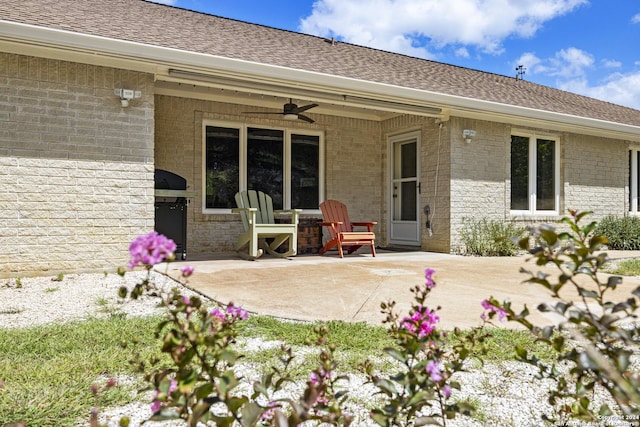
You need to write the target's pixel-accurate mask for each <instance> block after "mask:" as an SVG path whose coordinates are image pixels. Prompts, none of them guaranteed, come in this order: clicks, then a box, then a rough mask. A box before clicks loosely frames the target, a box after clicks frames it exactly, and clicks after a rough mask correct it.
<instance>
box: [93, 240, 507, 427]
mask: <svg viewBox="0 0 640 427" xmlns="http://www.w3.org/2000/svg"><path fill="white" fill-rule="evenodd" d="M174 250H175V244H174V243H173V242H172V241H171V240H169V239H167V238H165V237H164V236H161V235H158V234H157V233H150V234H148V235H146V236H141V237H138V238H137V239H135V240H134V241H133V242H132V244H131V246H130V250H129V252H130V255H131V262H130V263H129V267H130V268H134V267H138V266H142V267H143V268H145V269H146V271H147V276H146V278H144V279H143V280H142V281H141V283H139V284H136V286H135V287H134V289H132V290H131V291H130V292H129V291H128V290H127V289H126V288H121V289H120V291H119V294H120V296H121V297H126V296H127V295H129V296H130V297H131V298H134V299H135V298H137V297H139V296H140V295H142V293H143V292H145V291H146V292H148V293H149V294H150V295H155V296H157V297H159V298H161V305H162V306H163V307H165V308H166V319H165V320H163V321H162V322H160V323H159V324H158V326H157V328H156V337H157V338H159V339H160V341H161V348H162V352H163V353H166V354H167V355H168V356H169V357H170V360H171V364H170V366H168V367H167V366H161V365H160V364H159V362H158V360H149V361H143V360H140V359H139V358H137V359H136V360H135V361H134V363H135V365H136V366H138V368H139V370H140V372H141V373H143V374H144V376H145V379H146V380H147V382H148V383H149V384H150V387H149V390H150V391H152V393H153V398H152V403H151V410H152V412H153V415H152V417H151V418H150V420H154V421H160V420H168V419H183V420H186V421H187V424H188V425H189V426H196V425H197V424H198V423H199V422H205V423H207V422H212V423H214V424H215V425H217V426H231V425H240V426H255V425H277V426H281V427H286V426H298V425H300V424H301V423H304V422H307V421H311V422H315V423H318V424H329V425H340V426H349V425H351V423H352V422H353V416H352V415H350V414H349V413H347V412H346V411H345V410H344V409H343V406H344V404H345V402H346V400H347V398H348V394H347V393H346V388H345V387H344V386H343V383H344V381H346V380H347V378H346V377H345V376H340V375H338V374H337V372H336V368H337V363H336V361H335V357H334V356H335V355H334V353H335V351H336V348H335V346H334V345H332V344H330V343H329V339H328V331H327V329H326V328H325V327H318V328H316V330H315V333H316V335H317V340H316V345H317V346H319V348H320V353H319V362H320V363H319V366H318V367H317V368H316V369H314V370H313V371H312V372H311V373H310V374H309V379H308V380H307V382H306V387H305V389H304V391H303V392H302V395H301V396H300V397H299V398H297V399H296V398H275V397H274V396H276V394H277V392H279V391H281V390H282V389H283V387H284V386H285V385H286V384H287V383H290V382H292V381H293V380H292V377H291V375H290V371H289V368H290V366H291V363H292V361H293V355H292V350H291V348H290V347H286V346H283V347H282V352H283V356H282V357H280V360H279V364H278V365H277V366H274V367H272V370H271V372H269V373H267V374H265V375H263V376H262V377H261V378H260V379H259V380H258V381H255V383H254V384H253V393H252V394H251V395H250V396H249V395H247V394H243V393H242V392H239V391H238V389H239V387H238V386H239V385H240V383H241V381H242V380H243V378H241V377H239V376H238V375H237V374H236V371H235V370H234V367H235V365H236V363H237V362H238V361H239V360H240V359H241V357H242V355H240V354H239V353H238V352H236V351H235V350H234V348H233V345H234V343H235V340H236V338H237V334H238V332H237V325H238V323H239V322H241V321H243V320H246V319H247V318H248V313H247V312H246V311H245V310H244V309H243V308H242V307H239V306H236V305H235V304H233V303H229V304H228V305H226V306H224V307H222V306H217V307H208V306H207V305H205V304H204V303H203V301H202V300H201V299H200V298H199V297H197V296H192V297H186V296H183V295H181V294H180V292H179V291H178V290H176V289H174V290H172V291H171V292H168V293H167V292H165V293H162V292H160V290H158V289H156V287H155V286H154V284H153V283H152V281H151V280H150V274H151V269H152V267H153V266H154V265H155V264H157V263H159V262H163V261H165V260H167V261H171V260H172V259H173V254H172V251H174ZM193 271H194V270H193V268H192V267H184V268H182V269H181V273H182V277H183V280H186V279H187V278H188V277H189V276H190V275H191V274H193ZM434 273H435V271H434V270H432V269H427V270H425V279H426V282H425V285H424V286H416V287H414V288H413V289H412V292H413V293H414V299H415V303H414V304H413V305H412V308H411V311H410V313H409V315H408V316H402V317H400V315H398V314H396V313H395V312H394V307H395V302H388V303H383V304H382V311H383V313H384V314H386V320H385V323H387V324H389V333H390V334H391V335H392V336H393V338H394V339H395V342H396V347H393V348H387V349H385V352H386V353H387V354H388V355H390V356H391V357H392V358H393V359H395V360H396V361H398V362H400V364H401V366H402V369H401V371H400V372H398V373H397V374H395V375H393V376H391V377H389V378H382V377H380V376H378V375H376V374H375V373H374V372H373V368H372V366H373V365H372V363H370V362H365V363H364V364H363V367H362V369H363V370H364V372H365V373H366V374H367V376H368V378H369V381H370V382H371V383H373V384H375V386H376V387H377V388H378V389H379V390H380V393H382V394H383V395H384V396H385V397H386V402H385V404H384V405H383V407H381V408H377V409H374V410H373V411H372V412H371V418H372V419H373V420H374V421H375V422H376V423H378V424H379V425H382V426H408V425H423V424H425V423H431V424H439V422H440V421H441V422H442V424H445V423H446V421H445V420H446V419H448V418H453V417H455V415H456V413H464V414H470V413H471V411H472V409H471V407H469V406H468V405H465V404H461V403H455V402H452V401H451V400H450V397H451V391H452V388H457V389H459V388H460V385H459V384H458V383H456V382H455V381H452V380H451V375H452V374H453V373H454V372H457V371H461V370H462V363H463V361H464V360H465V359H466V358H467V357H468V355H469V354H470V350H471V348H472V347H473V346H475V345H476V343H477V342H481V341H482V339H483V335H482V333H481V331H480V330H476V331H475V332H472V333H471V334H468V335H467V336H466V339H465V340H463V341H462V342H461V343H460V344H456V345H455V347H454V348H446V345H445V340H444V338H445V337H446V335H447V334H446V333H445V332H443V331H440V330H439V329H437V323H438V322H439V320H440V318H439V316H438V314H437V311H438V310H439V307H438V308H436V309H430V308H428V307H427V306H426V305H425V300H426V298H427V296H428V294H429V293H430V292H431V290H432V289H434V288H435V287H436V283H435V280H434V277H433V275H434ZM122 274H124V272H122ZM494 308H495V307H494ZM96 419H97V416H96V414H93V416H92V422H95V420H96ZM92 425H95V424H92ZM121 425H125V426H126V425H128V421H127V420H126V419H123V420H121Z"/></svg>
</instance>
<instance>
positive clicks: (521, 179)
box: [511, 136, 529, 210]
mask: <svg viewBox="0 0 640 427" xmlns="http://www.w3.org/2000/svg"><path fill="white" fill-rule="evenodd" d="M528 209H529V138H527V137H523V136H512V137H511V210H528Z"/></svg>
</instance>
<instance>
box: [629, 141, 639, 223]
mask: <svg viewBox="0 0 640 427" xmlns="http://www.w3.org/2000/svg"><path fill="white" fill-rule="evenodd" d="M639 166H640V149H632V150H629V212H631V213H636V214H637V213H640V201H639V200H638V199H639V197H638V196H639V195H640V171H639V170H638V167H639Z"/></svg>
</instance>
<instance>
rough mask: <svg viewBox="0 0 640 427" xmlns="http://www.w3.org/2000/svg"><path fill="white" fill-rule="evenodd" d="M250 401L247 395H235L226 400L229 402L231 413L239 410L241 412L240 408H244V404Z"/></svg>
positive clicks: (228, 406)
mask: <svg viewBox="0 0 640 427" xmlns="http://www.w3.org/2000/svg"><path fill="white" fill-rule="evenodd" d="M248 401H249V399H247V398H246V397H245V396H242V397H235V396H234V397H230V398H228V399H227V400H226V404H227V408H229V410H230V411H231V413H233V414H237V413H238V412H240V408H242V405H244V404H245V403H247V402H248Z"/></svg>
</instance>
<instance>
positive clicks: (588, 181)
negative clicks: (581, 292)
mask: <svg viewBox="0 0 640 427" xmlns="http://www.w3.org/2000/svg"><path fill="white" fill-rule="evenodd" d="M291 103H292V104H296V105H297V106H299V107H304V106H307V105H312V104H317V106H315V107H313V108H309V109H308V110H306V111H304V112H303V113H302V114H303V115H304V116H307V117H309V118H310V119H311V120H312V121H313V123H311V122H309V121H306V120H304V119H300V118H299V117H296V115H295V114H294V115H293V116H291V117H287V116H285V115H284V114H282V113H283V112H284V111H283V108H285V107H284V105H285V104H291ZM291 119H292V120H291ZM0 123H1V126H0V186H1V190H0V220H1V221H2V227H1V228H0V259H1V261H0V277H3V276H5V277H7V276H17V275H27V274H45V273H46V274H49V273H56V272H68V271H85V270H112V269H114V268H115V267H117V266H119V265H123V264H124V263H125V262H126V260H127V247H128V244H129V242H130V241H131V240H132V239H133V238H134V237H135V236H137V235H139V234H141V233H146V232H148V231H150V230H152V229H153V228H154V216H155V208H154V203H155V201H156V198H155V194H156V191H155V188H154V187H155V186H156V185H155V182H154V171H155V170H156V169H162V170H166V171H170V172H173V173H175V174H177V175H180V176H181V177H184V178H185V179H186V180H187V184H188V190H189V191H190V192H191V196H190V198H189V206H188V209H187V242H188V248H189V253H190V254H201V255H206V254H214V253H216V252H226V251H230V250H232V245H233V242H234V240H235V238H236V236H237V235H238V233H239V232H240V229H241V223H240V221H239V218H238V216H237V214H232V213H231V207H233V194H234V193H235V192H236V191H238V190H244V189H248V188H255V189H261V190H263V191H267V192H269V193H270V194H271V195H272V196H273V197H274V200H276V204H277V206H278V207H282V208H301V209H303V212H302V217H303V218H307V219H308V223H309V224H314V223H315V220H316V219H317V218H320V212H319V209H318V204H319V203H320V202H321V201H322V200H325V199H338V200H340V201H342V202H344V203H345V204H347V206H348V207H349V213H350V216H351V218H352V219H353V220H373V221H377V222H378V226H377V228H376V234H377V236H378V242H379V244H380V245H382V246H394V245H397V246H412V247H416V248H420V249H422V250H425V251H437V252H447V253H448V252H456V251H459V250H461V249H463V248H462V243H461V241H460V238H459V231H460V228H461V226H462V224H463V222H464V221H465V219H466V218H471V217H473V218H481V217H486V218H491V219H500V220H504V221H515V222H523V223H535V222H543V221H544V222H547V221H554V220H557V219H559V218H560V217H561V216H562V215H563V214H564V213H565V212H566V210H567V209H568V208H572V209H580V210H587V209H588V210H591V211H594V213H595V217H596V218H600V217H602V216H604V215H607V214H615V215H620V216H622V215H633V214H637V213H638V211H639V209H640V208H639V206H638V193H639V192H640V174H639V173H638V164H639V162H640V111H638V110H634V109H631V108H626V107H622V106H618V105H613V104H610V103H607V102H603V101H599V100H595V99H591V98H587V97H583V96H579V95H576V94H572V93H568V92H564V91H560V90H557V89H553V88H550V87H546V86H541V85H537V84H534V83H530V82H527V81H524V80H521V79H516V78H514V77H506V76H501V75H495V74H491V73H485V72H481V71H476V70H471V69H465V68H460V67H455V66H451V65H447V64H442V63H437V62H433V61H427V60H422V59H417V58H412V57H408V56H403V55H399V54H394V53H389V52H383V51H379V50H375V49H370V48H365V47H360V46H355V45H350V44H347V43H340V42H338V43H336V42H335V41H333V40H326V39H323V38H319V37H314V36H309V35H304V34H298V33H294V32H289V31H283V30H279V29H274V28H269V27H264V26H260V25H254V24H250V23H245V22H239V21H235V20H231V19H226V18H222V17H216V16H211V15H206V14H202V13H197V12H192V11H187V10H182V9H178V8H174V7H170V6H164V5H160V4H155V3H150V2H146V1H142V0H85V1H82V2H77V1H74V0H55V1H54V0H39V1H36V0H20V1H17V0H4V1H3V2H1V3H0Z"/></svg>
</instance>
